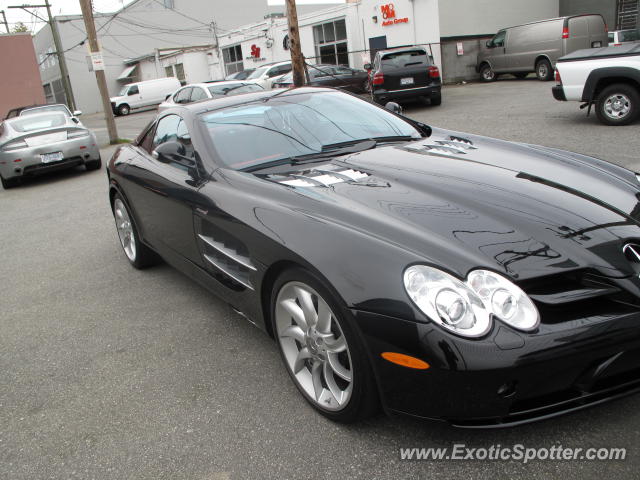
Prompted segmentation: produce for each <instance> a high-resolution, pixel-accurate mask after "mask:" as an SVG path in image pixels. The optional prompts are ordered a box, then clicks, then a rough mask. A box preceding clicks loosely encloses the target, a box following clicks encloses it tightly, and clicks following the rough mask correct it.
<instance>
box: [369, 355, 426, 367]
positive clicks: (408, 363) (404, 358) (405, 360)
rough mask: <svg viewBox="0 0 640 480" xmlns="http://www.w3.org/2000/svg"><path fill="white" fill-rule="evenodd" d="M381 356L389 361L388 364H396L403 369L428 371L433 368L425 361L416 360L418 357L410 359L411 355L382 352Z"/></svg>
mask: <svg viewBox="0 0 640 480" xmlns="http://www.w3.org/2000/svg"><path fill="white" fill-rule="evenodd" d="M380 356H381V357H382V358H384V359H385V360H387V361H388V362H391V363H395V364H397V365H400V366H401V367H407V368H415V369H417V370H426V369H427V368H429V367H430V366H431V365H429V364H428V363H427V362H425V361H424V360H420V359H419V358H416V357H410V356H409V355H404V354H402V353H395V352H382V353H381V354H380Z"/></svg>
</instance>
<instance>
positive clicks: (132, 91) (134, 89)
mask: <svg viewBox="0 0 640 480" xmlns="http://www.w3.org/2000/svg"><path fill="white" fill-rule="evenodd" d="M139 93H140V89H139V88H138V86H137V85H134V86H133V87H129V90H128V91H127V95H138V94H139Z"/></svg>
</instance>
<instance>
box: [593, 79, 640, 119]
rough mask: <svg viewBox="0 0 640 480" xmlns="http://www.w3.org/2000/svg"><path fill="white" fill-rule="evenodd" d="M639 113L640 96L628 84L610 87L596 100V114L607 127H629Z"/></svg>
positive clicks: (617, 84)
mask: <svg viewBox="0 0 640 480" xmlns="http://www.w3.org/2000/svg"><path fill="white" fill-rule="evenodd" d="M639 113H640V95H639V94H638V91H637V90H636V89H635V88H633V87H632V86H631V85H628V84H626V83H616V84H613V85H609V86H608V87H607V88H605V89H604V90H602V92H600V94H599V95H598V99H597V100H596V114H597V116H598V119H599V120H600V121H601V122H602V123H604V124H605V125H628V124H630V123H631V122H633V121H634V120H635V119H636V118H638V114H639Z"/></svg>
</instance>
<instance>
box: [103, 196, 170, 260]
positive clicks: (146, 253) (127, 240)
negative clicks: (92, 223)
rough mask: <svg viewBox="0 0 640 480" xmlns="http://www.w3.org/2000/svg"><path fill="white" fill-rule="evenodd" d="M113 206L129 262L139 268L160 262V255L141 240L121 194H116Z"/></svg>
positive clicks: (119, 236)
mask: <svg viewBox="0 0 640 480" xmlns="http://www.w3.org/2000/svg"><path fill="white" fill-rule="evenodd" d="M112 208H113V217H114V218H115V221H116V229H117V230H118V238H119V239H120V245H122V250H123V251H124V254H125V255H126V257H127V260H129V263H131V265H133V266H134V267H135V268H138V269H143V268H147V267H150V266H152V265H155V264H156V263H158V262H159V260H160V258H159V257H158V255H157V254H156V253H155V252H154V251H153V250H151V249H150V248H149V247H147V246H146V245H145V244H143V243H142V242H141V241H140V235H138V229H137V228H136V225H135V223H134V222H133V219H132V218H131V214H130V213H129V209H128V208H127V206H126V204H125V203H124V200H123V199H122V197H121V196H120V194H116V195H115V197H114V199H113V207H112Z"/></svg>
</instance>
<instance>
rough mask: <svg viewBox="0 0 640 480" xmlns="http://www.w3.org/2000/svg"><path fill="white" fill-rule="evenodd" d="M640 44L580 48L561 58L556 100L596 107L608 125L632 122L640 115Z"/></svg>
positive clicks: (557, 76)
mask: <svg viewBox="0 0 640 480" xmlns="http://www.w3.org/2000/svg"><path fill="white" fill-rule="evenodd" d="M639 85H640V43H628V44H625V45H621V46H619V47H606V48H591V49H587V50H578V51H576V52H573V53H571V54H569V55H566V56H564V57H562V58H560V59H558V63H557V64H556V86H555V87H553V96H554V98H555V99H556V100H561V101H574V102H582V103H583V105H582V107H581V108H585V107H588V111H587V112H590V111H591V107H593V106H595V109H596V115H597V116H598V119H599V120H600V121H601V122H602V123H604V124H605V125H628V124H629V123H631V122H633V121H634V120H636V119H637V118H638V116H639V115H640V86H639ZM587 114H588V113H587Z"/></svg>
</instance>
